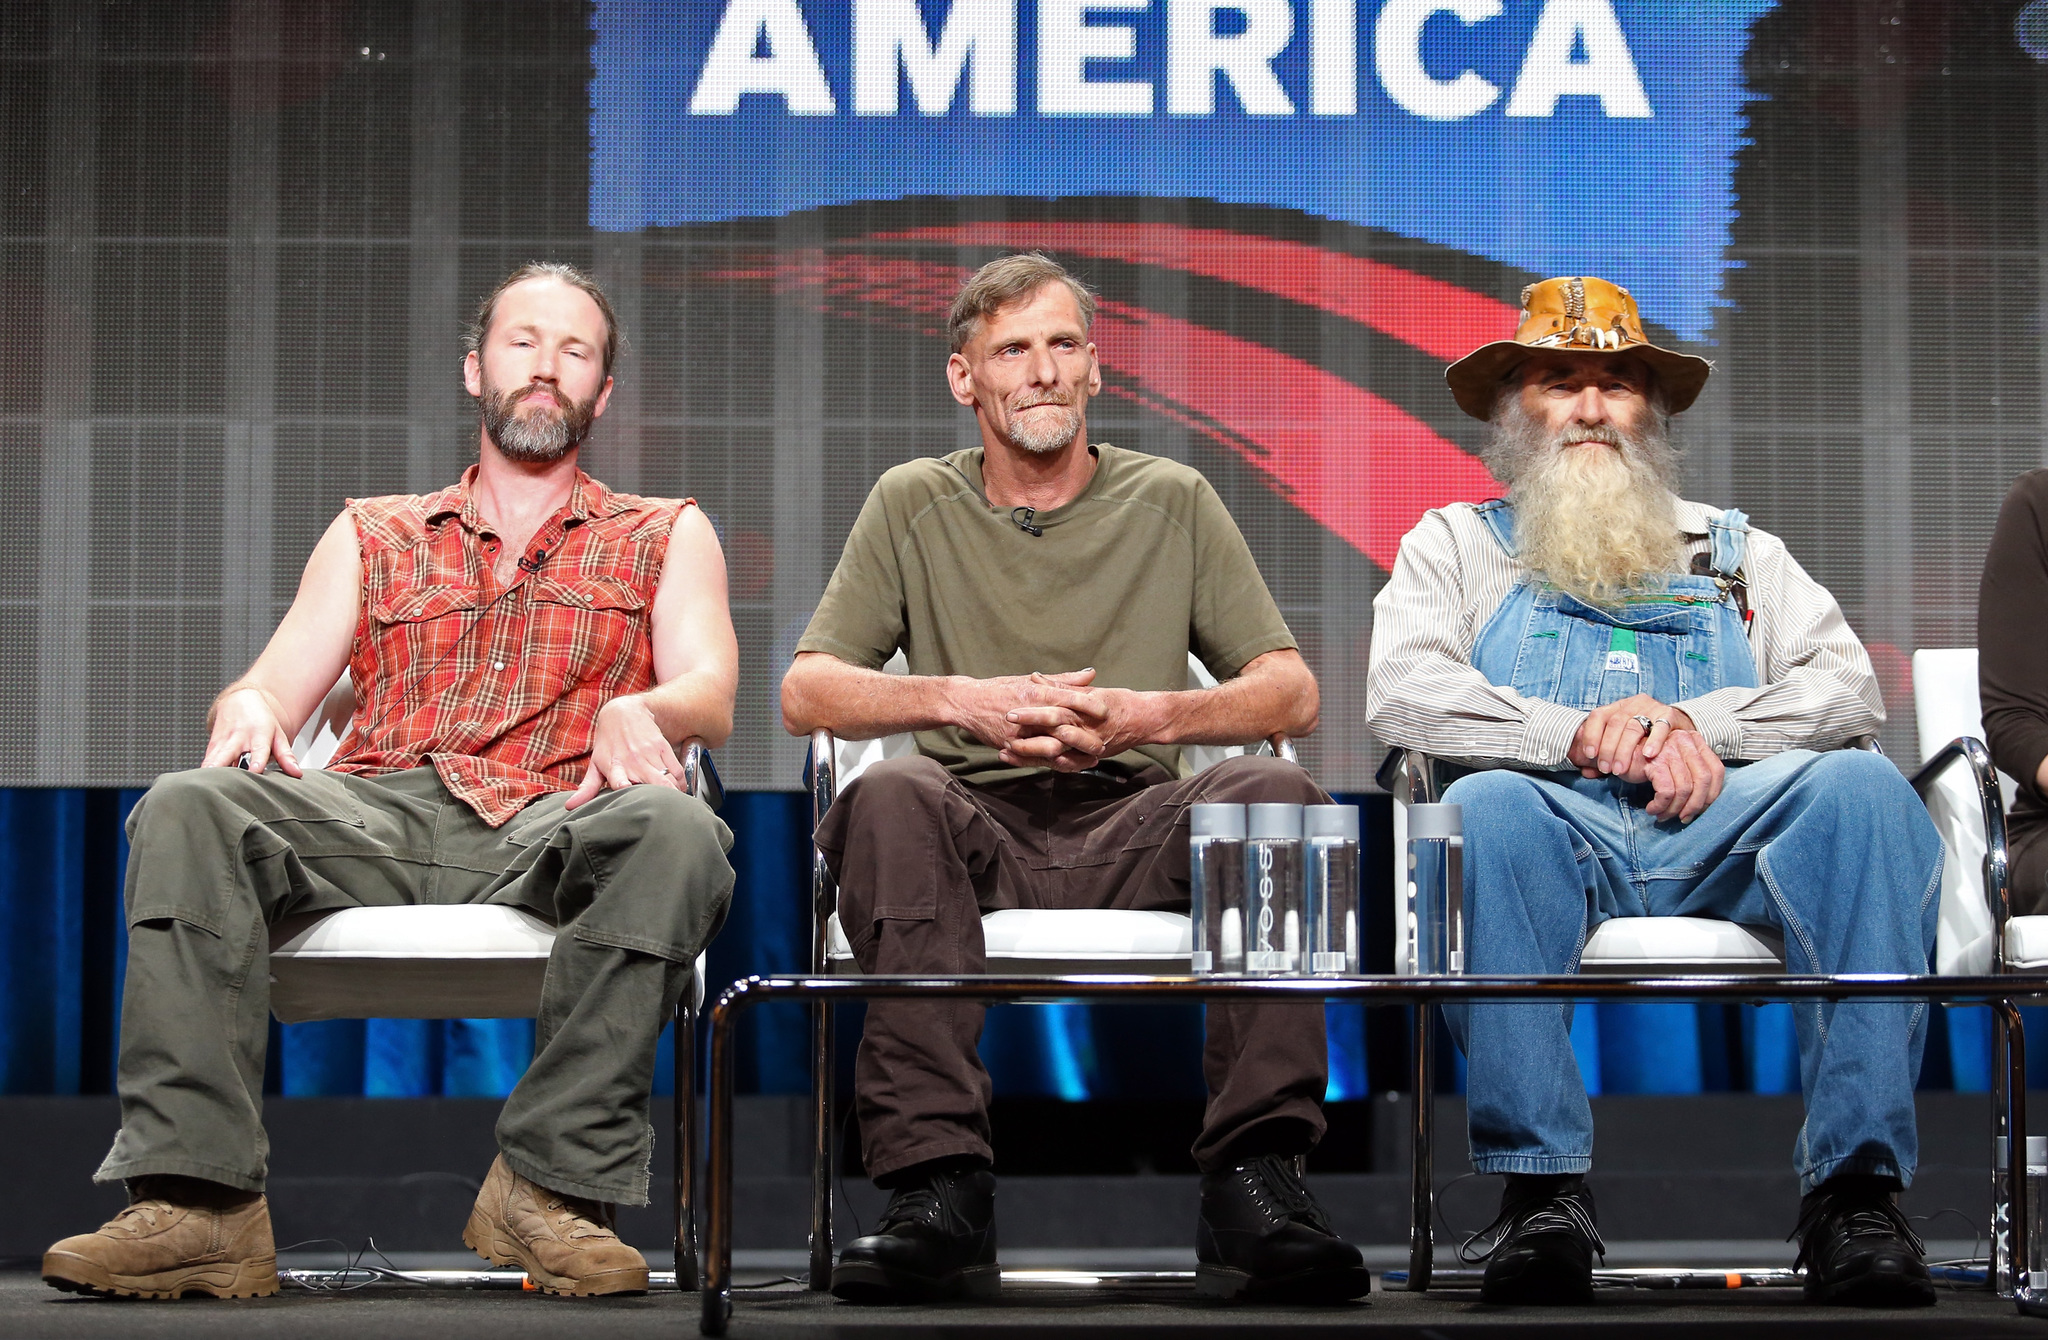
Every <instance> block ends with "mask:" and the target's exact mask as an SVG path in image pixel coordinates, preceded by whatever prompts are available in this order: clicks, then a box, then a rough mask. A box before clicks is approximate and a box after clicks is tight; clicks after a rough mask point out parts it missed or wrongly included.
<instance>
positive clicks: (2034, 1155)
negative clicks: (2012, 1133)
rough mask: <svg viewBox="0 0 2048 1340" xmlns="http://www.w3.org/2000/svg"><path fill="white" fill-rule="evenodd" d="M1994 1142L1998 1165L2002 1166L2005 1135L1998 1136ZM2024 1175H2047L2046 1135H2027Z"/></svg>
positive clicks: (2047, 1152) (2047, 1142) (2003, 1164)
mask: <svg viewBox="0 0 2048 1340" xmlns="http://www.w3.org/2000/svg"><path fill="white" fill-rule="evenodd" d="M1994 1144H1995V1145H1996V1146H1997V1154H1996V1158H1997V1162H1998V1165H1999V1166H2000V1167H2003V1166H2005V1137H2004V1136H2002V1135H2001V1136H1999V1137H1998V1138H1997V1140H1996V1141H1994ZM2026 1175H2027V1176H2028V1177H2041V1176H2044V1175H2048V1135H2030V1136H2028V1137H2027V1171H2026Z"/></svg>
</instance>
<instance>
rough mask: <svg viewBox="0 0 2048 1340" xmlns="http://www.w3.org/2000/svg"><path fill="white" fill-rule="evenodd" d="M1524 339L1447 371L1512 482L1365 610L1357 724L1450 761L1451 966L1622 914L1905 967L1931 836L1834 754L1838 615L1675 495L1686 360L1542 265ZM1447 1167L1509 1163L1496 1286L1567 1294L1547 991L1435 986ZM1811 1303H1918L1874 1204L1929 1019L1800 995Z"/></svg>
mask: <svg viewBox="0 0 2048 1340" xmlns="http://www.w3.org/2000/svg"><path fill="white" fill-rule="evenodd" d="M1522 305H1523V308H1524V312H1523V317H1522V322H1521V326H1520V329H1519V330H1517V332H1516V334H1515V337H1514V338H1513V339H1510V340H1497V341H1494V342H1492V343H1490V344H1487V345H1484V346H1482V347H1481V348H1479V349H1478V350H1476V351H1474V352H1473V353H1472V354H1470V355H1468V356H1466V357H1465V358H1463V359H1461V360H1459V361H1458V362H1457V363H1454V364H1452V365H1451V367H1450V369H1449V370H1448V372H1447V374H1446V379H1447V380H1448V382H1449V383H1450V387H1451V390H1452V393H1453V395H1454V396H1455V397H1456V399H1457V402H1458V405H1459V407H1460V408H1461V409H1463V410H1464V411H1465V412H1466V413H1467V414H1470V415H1472V416H1474V417H1475V418H1481V419H1487V420H1489V421H1490V422H1491V425H1492V433H1491V438H1490V443H1489V447H1488V450H1487V455H1486V460H1487V464H1488V465H1489V466H1490V467H1491V468H1492V470H1493V471H1494V473H1495V475H1496V476H1498V477H1499V478H1500V479H1501V480H1502V481H1503V482H1504V483H1506V484H1507V486H1508V490H1507V497H1506V498H1505V499H1495V500H1493V501H1491V502H1488V503H1484V504H1480V505H1477V506H1475V505H1472V504H1469V503H1458V504H1454V505H1452V506H1449V507H1443V508H1438V509H1436V510H1434V511H1431V512H1429V513H1427V514H1425V515H1424V516H1423V518H1422V520H1421V522H1420V523H1419V524H1418V525H1417V526H1416V527H1415V529H1414V530H1413V531H1411V532H1410V533H1409V534H1408V535H1407V537H1406V538H1405V539H1403V540H1402V542H1401V552H1400V556H1399V558H1398V559H1397V560H1396V563H1395V566H1394V573H1393V576H1392V577H1391V578H1390V579H1389V581H1388V583H1387V585H1386V587H1385V588H1384V589H1383V590H1382V591H1381V592H1380V595H1379V598H1378V599H1377V600H1376V601H1374V603H1373V615H1374V627H1373V648H1372V666H1371V669H1370V671H1369V673H1368V681H1367V719H1368V721H1369V723H1370V725H1371V727H1372V729H1373V730H1374V732H1375V733H1376V734H1378V735H1379V737H1380V738H1381V739H1383V740H1386V741H1388V742H1389V743H1391V744H1395V745H1399V746H1403V747H1406V748H1413V749H1417V750H1421V751H1423V752H1425V753H1429V754H1433V755H1437V756H1439V757H1445V758H1450V759H1454V760H1458V761H1460V762H1462V763H1464V764H1467V765H1469V766H1470V767H1471V768H1473V769H1474V771H1472V772H1470V773H1469V774H1468V775H1466V776H1464V777H1461V778H1460V779H1459V780H1458V781H1456V782H1455V783H1453V784H1452V785H1451V786H1450V787H1449V788H1448V789H1447V790H1446V793H1445V796H1444V799H1445V800H1446V801H1447V802H1450V803H1454V804H1459V805H1462V806H1463V807H1464V820H1465V865H1464V870H1465V884H1464V910H1465V918H1466V921H1465V926H1466V931H1465V934H1466V968H1467V970H1468V971H1472V972H1478V973H1489V974H1510V975H1520V974H1538V973H1570V972H1574V971H1576V970H1577V968H1578V958H1579V953H1580V951H1581V949H1582V948H1583V946H1584V944H1585V938H1586V936H1587V935H1588V934H1589V933H1590V931H1591V930H1592V929H1593V927H1595V926H1597V925H1598V924H1599V923H1601V922H1602V921H1605V920H1607V919H1608V918H1610V917H1625V916H1704V917H1715V918H1720V919H1723V920H1728V921H1734V922H1738V923H1743V924H1746V925H1751V926H1756V927H1760V928H1767V929H1768V930H1770V931H1773V932H1776V933H1778V934H1779V935H1782V937H1783V940H1784V945H1785V958H1786V967H1787V968H1788V969H1789V970H1790V971H1792V972H1795V973H1797V972H1816V973H1839V972H1912V973H1918V972H1925V971H1927V961H1928V956H1929V954H1930V953H1931V951H1932V948H1933V944H1934V931H1935V914H1936V902H1937V899H1936V891H1937V890H1938V888H1939V886H1940V878H1941V859H1942V850H1941V841H1940V839H1939V837H1937V835H1936V834H1935V831H1934V828H1933V825H1932V824H1931V823H1929V822H1928V819H1927V815H1926V811H1925V810H1924V808H1923V807H1922V806H1921V804H1920V802H1919V800H1918V799H1917V797H1915V795H1914V794H1913V790H1912V788H1911V787H1910V786H1909V785H1908V784H1907V783H1906V781H1905V779H1904V778H1903V777H1902V776H1901V775H1900V774H1899V772H1898V770H1897V769H1896V768H1894V767H1893V766H1892V765H1891V764H1889V763H1888V762H1886V761H1885V759H1884V758H1883V757H1882V756H1880V755H1878V754H1875V753H1872V752H1868V751H1865V750H1858V749H1842V748H1838V746H1841V745H1843V744H1845V743H1847V742H1848V741H1850V740H1852V739H1853V738H1855V737H1857V736H1861V735H1864V734H1867V733H1869V732H1870V731H1872V730H1874V729H1875V728H1876V727H1877V726H1878V725H1879V724H1880V723H1881V722H1882V721H1883V719H1884V708H1883V704H1882V700H1881V699H1880V697H1879V694H1878V690H1877V683H1876V679H1875V677H1874V676H1873V674H1872V672H1871V668H1870V660H1869V657H1868V656H1866V655H1865V654H1864V650H1863V647H1862V645H1861V644H1860V643H1859V642H1858V641H1857V640H1856V635H1855V634H1854V633H1852V632H1851V631H1850V630H1849V627H1848V625H1847V624H1846V623H1845V622H1844V621H1843V618H1842V613H1841V610H1840V609H1839V607H1837V605H1836V604H1835V601H1834V598H1833V597H1832V596H1830V595H1829V594H1828V593H1827V591H1826V590H1824V589H1823V588H1822V587H1821V586H1820V585H1819V584H1817V583H1816V582H1814V580H1813V579H1812V578H1811V577H1809V576H1807V574H1806V573H1805V572H1804V571H1802V570H1801V568H1800V567H1799V565H1798V563H1796V562H1794V561H1793V559H1792V557H1791V556H1790V555H1789V554H1788V553H1786V551H1785V547H1784V545H1783V544H1782V543H1781V542H1780V541H1779V540H1778V539H1776V538H1775V537H1774V536H1771V535H1768V534H1766V533H1764V532H1763V531H1760V530H1757V529H1755V528H1754V527H1751V526H1750V525H1749V524H1748V521H1747V518H1746V517H1744V515H1743V514H1742V513H1741V512H1740V511H1737V510H1734V509H1732V508H1731V509H1729V510H1727V511H1720V510H1717V509H1714V508H1711V507H1706V506H1703V505H1701V504H1699V503H1694V502H1687V501H1684V500H1682V499H1680V498H1679V497H1677V495H1676V494H1675V493H1674V492H1673V491H1672V485H1673V484H1674V483H1675V482H1676V474H1677V460H1678V458H1677V453H1676V451H1675V450H1674V449H1673V447H1672V445H1671V441H1670V436H1669V421H1670V418H1671V416H1672V415H1673V414H1676V413H1679V412H1681V411H1683V410H1684V409H1685V408H1686V407H1687V406H1689V405H1691V404H1692V402H1693V400H1694V398H1695V397H1696V396H1697V395H1698V394H1699V391H1700V388H1701V387H1702V386H1703V385H1704V384H1705V382H1706V379H1707V374H1708V371H1709V364H1708V363H1707V362H1706V361H1705V360H1704V359H1699V358H1694V357H1691V356H1689V355H1685V354H1679V353H1674V352H1671V351H1668V350H1664V349H1660V348H1657V347H1656V346H1655V345H1652V344H1650V343H1649V342H1648V341H1647V340H1646V339H1645V338H1644V334H1643V329H1642V321H1641V317H1640V315H1639V314H1638V312H1637V310H1636V304H1635V300H1634V299H1633V298H1631V297H1630V296H1629V294H1628V291H1627V290H1626V289H1621V288H1617V287H1616V286H1614V285H1612V284H1609V283H1606V282H1604V281H1602V280H1598V279H1591V278H1564V279H1549V280H1545V281H1543V282H1542V283H1539V284H1532V285H1530V286H1529V287H1528V288H1527V289H1525V290H1523V293H1522ZM1444 1013H1445V1016H1446V1018H1447V1019H1448V1021H1449V1023H1450V1026H1451V1030H1452V1033H1453V1036H1454V1037H1455V1038H1456V1039H1457V1041H1458V1044H1459V1046H1461V1047H1462V1048H1463V1049H1464V1051H1465V1055H1466V1058H1467V1061H1468V1063H1469V1064H1468V1087H1467V1093H1468V1098H1467V1101H1468V1113H1469V1128H1470V1138H1471V1145H1472V1163H1473V1167H1474V1168H1475V1169H1477V1170H1478V1171H1480V1172H1483V1173H1500V1174H1504V1175H1505V1177H1506V1184H1505V1186H1504V1188H1503V1190H1502V1196H1501V1208H1500V1214H1499V1216H1498V1217H1497V1218H1496V1219H1495V1221H1494V1223H1493V1224H1492V1225H1491V1226H1490V1227H1489V1228H1487V1229H1485V1230H1482V1231H1481V1233H1479V1234H1477V1235H1475V1237H1474V1243H1475V1244H1477V1247H1478V1249H1477V1251H1476V1253H1475V1254H1474V1255H1473V1257H1472V1259H1484V1260H1485V1261H1486V1274H1485V1282H1484V1288H1483V1293H1484V1296H1485V1297H1486V1298H1487V1299H1488V1300H1489V1301H1493V1302H1530V1303H1557V1302H1571V1301H1587V1300H1590V1299H1591V1297H1592V1257H1593V1253H1594V1252H1596V1251H1602V1250H1604V1248H1603V1247H1602V1244H1601V1241H1600V1236H1599V1232H1598V1229H1597V1228H1596V1226H1595V1225H1596V1221H1595V1215H1594V1207H1593V1197H1592V1193H1591V1192H1590V1191H1589V1190H1588V1189H1587V1187H1586V1183H1585V1174H1586V1172H1587V1170H1588V1169H1589V1168H1590V1167H1591V1166H1592V1153H1593V1123H1592V1114H1591V1111H1590V1109H1589V1107H1588V1105H1587V1102H1586V1093H1585V1086H1584V1084H1583V1082H1582V1081H1581V1079H1580V1076H1579V1072H1578V1066H1577V1063H1576V1062H1575V1060H1574V1059H1573V1054H1572V1048H1571V1041H1570V1026H1571V1006H1570V1005H1569V1004H1564V1005H1553V1004H1488V1005H1474V1006H1469V1007H1446V1008H1445V1011H1444ZM1795 1017H1796V1020H1797V1027H1798V1036H1799V1054H1800V1079H1801V1085H1802V1088H1803V1090H1804V1093H1805V1098H1806V1124H1805V1126H1804V1128H1803V1129H1802V1131H1801V1133H1800V1137H1799V1141H1798V1145H1797V1148H1796V1150H1795V1155H1794V1157H1795V1163H1796V1167H1797V1170H1798V1173H1799V1177H1800V1185H1801V1190H1802V1192H1804V1193H1805V1198H1804V1200H1803V1202H1802V1205H1801V1213H1800V1217H1799V1221H1798V1226H1797V1227H1796V1228H1795V1229H1794V1233H1795V1235H1797V1236H1798V1237H1799V1238H1800V1252H1799V1263H1800V1264H1801V1265H1803V1266H1805V1268H1806V1270H1807V1276H1806V1293H1807V1296H1808V1297H1809V1298H1812V1299H1815V1300H1820V1301H1827V1302H1836V1303H1854V1304H1874V1305H1897V1306H1906V1305H1923V1304H1929V1303H1932V1302H1933V1301H1934V1290H1933V1286H1932V1284H1931V1283H1930V1281H1929V1279H1928V1274H1927V1269H1926V1266H1925V1265H1924V1263H1923V1262H1922V1260H1921V1251H1922V1247H1921V1244H1920V1242H1919V1240H1918V1239H1917V1238H1915V1237H1914V1235H1913V1233H1912V1230H1911V1229H1910V1228H1909V1227H1908V1226H1907V1224H1906V1221H1905V1219H1904V1218H1903V1217H1901V1215H1900V1213H1899V1210H1898V1208H1897V1206H1896V1204H1895V1199H1896V1194H1897V1192H1898V1191H1899V1190H1900V1189H1902V1188H1903V1187H1904V1186H1905V1185H1906V1184H1907V1183H1908V1182H1910V1180H1911V1178H1912V1176H1913V1170H1914V1165H1915V1160H1916V1155H1917V1152H1918V1139H1917V1134H1916V1131H1915V1127H1914V1114H1913V1087H1914V1082H1915V1080H1916V1079H1917V1077H1918V1071H1919V1064H1920V1050H1921V1043H1922V1040H1923V1038H1924V1035H1925V1028H1926V1009H1925V1007H1924V1006H1921V1005H1912V1004H1891V1003H1875V1002H1871V1003H1865V1002H1856V1003H1843V1004H1839V1005H1834V1004H1828V1003H1824V1002H1820V1001H1811V1002H1800V1003H1799V1004H1798V1005H1797V1006H1796V1008H1795Z"/></svg>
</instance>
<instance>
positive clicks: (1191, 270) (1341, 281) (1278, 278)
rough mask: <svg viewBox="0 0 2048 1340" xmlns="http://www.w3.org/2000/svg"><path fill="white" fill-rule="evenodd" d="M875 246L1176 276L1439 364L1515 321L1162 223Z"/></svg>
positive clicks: (1285, 246) (1288, 246)
mask: <svg viewBox="0 0 2048 1340" xmlns="http://www.w3.org/2000/svg"><path fill="white" fill-rule="evenodd" d="M874 238H875V240H877V241H902V242H939V243H946V244H950V245H953V246H968V247H972V246H984V247H1010V248H1015V249H1019V250H1030V249H1033V248H1040V249H1044V250H1047V251H1060V252H1066V253H1068V254H1070V255H1075V256H1094V257H1098V258H1100V259H1102V260H1113V261H1122V262H1124V263H1126V264H1130V265H1149V266H1155V267H1158V268H1160V269H1167V270H1181V271H1185V272H1186V273H1188V274H1196V275H1201V276H1203V277H1204V278H1206V279H1220V280H1222V281H1223V282H1225V283H1227V284H1235V285H1237V286H1238V287H1240V288H1248V289H1254V290H1256V291H1258V292H1260V293H1270V294H1272V295H1273V296H1274V297H1276V298H1285V299H1287V300H1288V301H1289V302H1297V303H1300V304H1302V305H1303V306H1305V307H1315V308H1318V309H1320V310H1322V311H1325V312H1329V313H1330V314H1331V315H1333V316H1341V317H1344V318H1345V319H1346V320H1350V321H1356V322H1358V323H1359V324H1360V325H1364V326H1370V327H1372V328H1373V329H1374V330H1378V331H1384V332H1385V333H1387V334H1388V335H1391V336H1393V337H1394V338H1395V339H1397V340H1399V341H1401V342H1402V343H1403V344H1409V345H1413V346H1414V347H1415V348H1417V349H1420V350H1422V351H1423V352H1424V353H1426V354H1429V355H1431V356H1432V357H1435V358H1441V359H1443V360H1444V361H1445V362H1447V363H1448V362H1452V361H1454V360H1456V359H1460V358H1463V357H1464V356H1465V355H1466V354H1469V353H1471V352H1472V351H1473V350H1474V349H1476V348H1478V347H1479V346H1480V345H1482V344H1484V343H1486V342H1487V341H1488V340H1501V339H1506V338H1507V337H1508V336H1509V335H1511V334H1513V333H1514V329H1515V324H1516V322H1518V321H1519V320H1520V319H1521V310H1520V309H1519V308H1517V307H1513V306H1510V305H1509V304H1507V303H1504V302H1496V301H1495V300H1494V299H1492V298H1487V297H1482V296H1481V295H1479V294H1477V293H1474V292H1472V291H1471V290H1469V289H1462V288H1459V287H1458V286H1457V285H1456V284H1447V283H1445V282H1444V281H1443V280H1440V279H1430V278H1427V277H1425V276H1423V275H1418V274H1413V273H1411V272H1409V271H1407V270H1403V269H1401V268H1400V267H1398V266H1393V265H1388V264H1386V263H1385V262H1384V261H1373V260H1365V259H1363V258H1361V257H1358V256H1346V255H1343V254H1342V253H1340V252H1334V251H1324V250H1322V249H1321V248H1319V247H1312V246H1308V245H1306V244H1304V243H1301V242H1288V241H1283V240H1281V239H1279V238H1272V237H1256V236H1247V235H1244V234H1241V233H1232V232H1225V231H1223V230H1221V229H1214V228H1184V227H1181V226H1180V225H1178V224H1171V223H1106V222H1073V223H1063V222H1031V221H1023V222H1014V223H1009V222H987V223H963V224H958V225H955V226H952V227H943V228H939V227H934V228H912V229H908V230H905V231H903V232H892V233H876V234H874ZM1445 394H1446V395H1448V394H1449V392H1446V393H1445Z"/></svg>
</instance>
